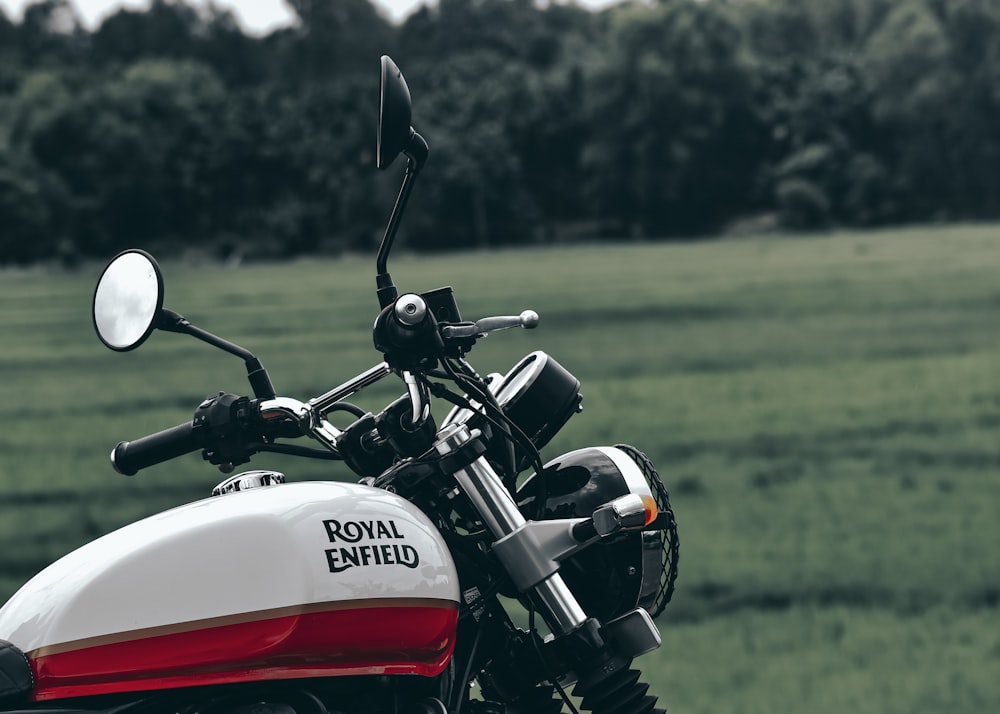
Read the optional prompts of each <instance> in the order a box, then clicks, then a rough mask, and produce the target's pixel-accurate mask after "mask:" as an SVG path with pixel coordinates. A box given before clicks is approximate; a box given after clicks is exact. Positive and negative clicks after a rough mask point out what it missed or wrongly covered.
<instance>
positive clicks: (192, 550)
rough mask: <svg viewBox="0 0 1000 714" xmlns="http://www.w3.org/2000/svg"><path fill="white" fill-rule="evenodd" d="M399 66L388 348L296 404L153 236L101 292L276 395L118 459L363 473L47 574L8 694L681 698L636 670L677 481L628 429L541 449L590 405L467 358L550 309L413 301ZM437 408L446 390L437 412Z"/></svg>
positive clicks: (218, 709) (109, 706) (189, 425)
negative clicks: (154, 245) (169, 286)
mask: <svg viewBox="0 0 1000 714" xmlns="http://www.w3.org/2000/svg"><path fill="white" fill-rule="evenodd" d="M379 84H380V106H379V120H378V132H377V145H376V165H377V167H378V168H380V169H385V168H387V167H388V166H389V165H390V164H391V163H392V162H393V161H394V159H395V158H397V156H399V155H400V154H403V155H405V156H406V159H407V163H406V170H405V174H404V176H403V180H402V184H401V186H400V189H399V194H398V196H397V199H396V203H395V205H394V207H393V210H392V213H391V214H390V218H389V221H388V225H387V227H386V231H385V235H384V237H383V240H382V244H381V246H380V248H379V252H378V257H377V261H376V294H377V297H378V301H379V305H380V312H379V313H378V315H377V317H376V319H375V323H374V327H373V342H374V346H375V348H376V349H377V350H378V351H379V352H380V353H381V354H382V357H383V360H382V361H381V362H380V363H379V364H377V365H375V366H374V367H372V368H370V369H368V370H367V371H365V372H363V373H361V374H359V375H357V376H355V377H353V378H351V379H349V380H348V381H346V382H344V383H342V384H340V385H339V386H337V387H334V388H333V389H331V390H330V391H328V392H326V393H325V394H322V395H320V396H317V397H313V398H311V399H309V400H308V401H299V400H296V399H293V398H290V397H284V396H278V395H277V394H276V393H275V390H274V387H273V385H272V384H271V380H270V377H269V376H268V373H267V371H266V370H265V368H264V366H263V365H262V363H261V362H260V360H259V359H257V357H255V356H254V355H253V354H252V353H251V352H249V351H248V350H246V349H244V348H243V347H240V346H239V345H236V344H233V343H231V342H229V341H227V340H225V339H223V338H221V337H218V336H217V335H215V334H213V333H210V332H208V331H206V330H203V329H201V328H200V327H197V326H195V325H193V324H191V323H190V322H189V321H187V320H186V319H185V318H184V317H182V316H181V315H180V314H178V313H176V312H173V311H171V310H168V309H166V308H165V307H164V306H163V301H164V287H163V285H164V283H163V276H162V273H161V271H160V268H159V266H158V264H157V263H156V261H155V260H154V259H153V257H152V256H150V255H149V254H148V253H145V252H143V251H141V250H128V251H125V252H123V253H121V254H119V255H118V256H116V257H115V258H114V259H113V260H111V262H110V263H109V264H108V265H107V267H106V268H105V270H104V272H103V274H102V275H101V277H100V280H99V282H98V285H97V288H96V291H95V294H94V298H93V319H94V326H95V329H96V331H97V334H98V336H99V338H100V339H101V341H102V342H103V343H104V344H105V345H106V346H107V347H109V348H110V349H112V350H116V351H121V352H125V351H128V350H132V349H134V348H136V347H138V346H139V345H140V344H142V343H143V342H144V341H145V340H146V339H147V338H148V337H149V335H150V334H151V333H152V332H153V331H154V330H162V331H170V332H178V333H183V334H187V335H190V336H193V337H195V338H197V339H199V340H202V341H204V342H207V343H209V344H211V345H213V346H215V347H218V348H220V349H222V350H224V351H226V352H229V353H231V354H233V355H235V356H238V357H240V358H242V359H243V360H244V363H245V365H246V370H247V377H248V380H249V383H250V387H251V389H252V391H253V396H252V397H250V396H239V395H234V394H227V393H221V392H220V393H217V394H213V395H210V396H209V397H207V398H206V399H205V400H204V401H202V402H201V404H199V405H198V407H197V408H196V409H195V412H194V416H193V418H192V419H191V421H189V422H186V423H183V424H180V425H177V426H175V427H172V428H168V429H166V430H164V431H161V432H159V433H155V434H151V435H148V436H144V437H141V438H138V439H135V440H133V441H123V442H120V443H119V444H118V445H117V446H116V447H115V448H114V450H113V451H112V453H111V462H112V465H113V466H114V468H115V469H116V470H117V471H118V472H120V473H122V474H125V475H134V474H136V473H137V472H138V471H140V470H141V469H143V468H146V467H149V466H153V465H155V464H159V463H162V462H165V461H167V460H169V459H172V458H174V457H177V456H180V455H182V454H187V453H191V452H196V451H199V450H200V451H201V452H202V455H203V457H204V459H205V460H207V461H208V462H210V463H211V464H213V465H216V466H218V467H219V468H220V469H221V470H222V471H223V472H224V473H231V472H232V471H233V470H234V468H235V467H236V466H237V465H240V464H245V463H248V462H249V460H250V458H251V457H252V456H253V455H254V454H257V453H260V452H276V453H280V454H287V455H289V456H296V457H303V458H316V459H326V460H340V461H343V462H344V463H345V464H346V465H347V466H348V467H349V468H350V469H351V470H352V471H353V472H355V473H356V474H357V475H358V477H359V478H360V480H359V481H358V482H357V483H348V482H341V481H330V482H286V481H285V478H284V476H283V474H281V473H278V472H275V471H260V470H256V471H247V472H243V473H238V474H236V475H232V476H229V477H228V478H226V479H225V480H224V481H223V482H222V483H220V484H219V485H218V486H216V488H215V489H214V490H213V492H212V496H211V497H208V498H206V499H204V500H200V501H196V502H194V503H189V504H187V505H182V506H180V507H177V508H174V509H172V510H169V511H166V512H164V513H160V514H157V515H154V516H152V517H149V518H146V519H143V520H140V521H137V522H135V523H132V524H130V525H127V526H125V527H123V528H121V529H119V530H117V531H114V532H112V533H109V534H107V535H105V536H103V537H101V538H98V539H97V540H95V541H93V542H91V543H89V544H86V545H84V546H83V547H81V548H79V549H78V550H76V551H74V552H72V553H70V554H68V555H66V556H65V557H63V558H61V559H60V560H58V561H56V562H55V563H53V564H52V565H50V566H48V567H47V568H46V569H44V570H43V571H41V572H40V573H39V574H38V575H36V576H35V577H34V578H32V579H31V580H30V581H29V582H27V583H26V584H25V585H24V586H23V587H22V588H21V589H20V590H19V591H18V592H17V593H16V594H15V595H14V596H13V597H12V598H11V599H10V600H9V601H8V602H7V603H6V604H5V605H4V606H3V608H2V609H0V710H2V711H6V712H21V713H22V714H27V713H28V712H34V713H35V714H38V713H39V712H48V714H83V713H84V712H88V713H91V714H93V713H95V712H104V713H107V714H110V713H112V712H114V713H116V714H126V713H128V714H140V713H145V712H175V713H177V714H223V713H227V714H265V713H268V714H351V713H358V712H393V713H396V714H461V713H462V712H467V713H469V714H476V713H478V714H503V713H504V712H507V713H509V714H518V713H527V712H532V713H537V712H560V711H566V710H569V711H573V712H575V711H577V706H578V705H579V706H580V707H581V708H583V709H585V710H590V711H594V712H601V713H602V714H625V713H649V712H662V711H664V710H663V709H662V708H658V706H657V700H656V697H654V696H652V695H650V694H648V685H646V684H644V683H642V682H641V681H640V673H639V672H638V671H637V670H635V669H633V668H632V662H633V660H634V659H635V658H637V657H639V656H640V655H642V654H645V653H647V652H649V651H651V650H653V649H655V648H657V647H658V646H659V645H660V635H659V632H658V630H657V628H656V626H655V625H654V623H653V619H652V618H653V617H654V616H656V615H658V614H659V613H660V612H662V611H663V609H664V607H665V606H666V604H667V602H668V601H669V600H670V597H671V595H672V593H673V589H674V583H675V579H676V576H677V558H678V539H677V525H676V521H675V518H674V514H673V511H672V509H671V506H670V501H669V496H668V493H667V490H666V489H665V487H664V485H663V482H662V481H661V479H660V477H659V475H658V474H657V472H656V470H655V468H654V467H653V465H652V464H651V463H650V461H649V459H648V458H646V457H645V456H644V455H643V454H642V453H641V452H640V451H638V450H637V449H635V448H633V447H631V446H627V445H623V444H620V445H617V446H602V447H587V448H582V449H578V450H575V451H571V452H569V453H566V454H563V455H560V456H558V457H556V458H554V459H552V460H550V461H548V462H547V463H543V462H542V459H541V456H540V453H539V452H540V450H541V449H542V448H543V447H544V446H545V445H546V444H547V443H548V442H549V441H550V440H551V438H552V437H553V435H555V434H556V433H557V432H558V431H559V430H560V429H561V428H562V427H563V425H565V424H566V422H567V421H568V420H569V419H570V418H571V417H572V416H573V414H575V413H577V412H578V411H579V410H580V409H581V403H582V396H581V394H580V382H579V380H577V379H576V377H574V376H573V374H572V373H570V372H569V371H568V370H567V369H566V368H564V367H563V366H562V365H560V364H559V363H558V362H557V361H556V360H555V359H554V358H553V357H551V356H550V355H548V354H547V353H545V352H542V351H535V352H532V353H531V354H529V355H527V356H526V357H524V358H523V359H521V360H520V361H519V362H518V363H517V364H515V365H514V366H513V367H512V368H511V369H510V370H509V371H508V372H507V373H506V374H504V375H499V374H492V375H489V376H488V377H486V378H483V377H481V376H480V375H479V374H478V373H477V372H476V371H475V369H474V368H473V367H472V366H471V364H470V363H469V362H468V361H467V360H466V356H467V355H468V353H469V351H470V350H471V349H472V348H473V346H474V345H475V344H476V342H477V340H479V339H480V338H482V337H484V336H486V335H488V334H490V333H492V332H496V331H498V330H504V329H508V328H512V327H521V328H525V329H531V328H534V327H535V326H536V325H537V324H538V321H539V318H538V315H537V314H536V313H534V312H532V311H530V310H526V311H524V312H522V313H521V314H520V315H516V316H500V317H487V318H483V319H479V320H476V321H466V320H463V319H462V317H461V314H460V312H459V308H458V304H457V301H456V298H455V295H454V291H453V290H452V288H450V287H442V288H437V289H434V290H430V291H426V292H421V293H402V294H400V292H399V290H398V289H397V288H396V286H395V285H394V283H393V281H392V278H391V276H390V274H389V272H388V269H387V261H388V256H389V252H390V249H391V247H392V244H393V240H394V237H395V234H396V230H397V227H398V225H399V220H400V217H401V215H402V213H403V211H404V209H405V206H406V202H407V198H408V197H409V194H410V191H411V189H412V186H413V182H414V180H415V178H416V177H417V176H418V174H419V172H420V170H421V168H422V167H423V165H424V163H425V161H426V159H427V156H428V146H427V143H426V141H425V140H424V139H423V137H421V136H420V134H418V133H417V132H416V131H415V130H414V129H413V127H412V126H411V123H410V122H411V102H410V93H409V89H408V87H407V85H406V81H405V80H404V78H403V76H402V74H401V73H400V71H399V69H398V68H397V67H396V65H395V64H394V63H393V62H392V60H391V59H389V58H388V57H382V59H381V74H380V83H379ZM390 375H394V376H396V377H398V378H401V379H402V382H403V385H405V392H404V393H403V394H402V396H400V397H399V398H398V399H396V400H395V401H393V402H392V403H390V404H389V405H388V406H386V407H385V408H384V409H383V410H382V411H380V412H379V413H378V414H373V413H371V412H366V411H364V410H362V409H360V408H359V407H357V406H356V405H354V404H352V403H350V402H348V401H346V400H348V399H349V398H350V397H351V396H352V395H354V394H356V393H358V392H359V391H361V390H363V389H365V388H366V387H369V386H370V385H372V384H374V383H376V382H378V381H379V380H382V379H383V378H385V377H388V376H390ZM435 400H440V401H444V402H447V403H448V404H447V405H443V406H447V407H448V409H449V410H448V412H447V414H446V415H445V416H444V418H442V419H441V420H440V423H437V420H436V419H435V417H434V415H433V414H432V410H431V405H432V402H434V401H435ZM335 412H336V413H339V414H344V413H346V414H347V415H348V418H349V419H351V423H350V424H349V425H347V426H345V427H344V428H342V429H341V428H338V427H337V426H335V425H334V424H333V422H332V421H331V420H332V419H333V417H332V415H333V414H334V413H335ZM298 437H308V438H310V439H312V441H313V442H314V443H313V444H312V445H310V446H303V445H301V444H294V443H288V442H289V441H290V440H292V439H295V438H298ZM571 687H572V697H571V695H570V693H569V692H568V690H569V689H570V688H571Z"/></svg>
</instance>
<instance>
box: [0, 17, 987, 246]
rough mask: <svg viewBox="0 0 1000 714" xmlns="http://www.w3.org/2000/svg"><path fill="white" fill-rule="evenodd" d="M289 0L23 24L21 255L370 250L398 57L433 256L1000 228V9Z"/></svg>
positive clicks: (409, 241) (16, 117) (12, 220)
mask: <svg viewBox="0 0 1000 714" xmlns="http://www.w3.org/2000/svg"><path fill="white" fill-rule="evenodd" d="M287 1H288V3H289V6H290V7H291V8H292V9H293V10H294V13H295V15H296V16H297V18H298V20H297V22H296V23H295V25H294V26H292V27H290V28H286V29H280V30H277V31H274V32H272V33H271V34H269V35H267V36H264V37H255V36H248V35H246V34H244V33H243V32H242V31H241V30H240V28H239V26H238V25H237V23H236V22H235V20H234V18H233V17H232V16H231V15H230V14H228V13H227V12H226V11H223V10H220V9H218V8H213V7H211V6H210V7H209V9H207V10H203V9H198V10H196V9H194V8H192V7H190V6H188V5H186V4H184V3H183V2H181V1H180V0H170V1H168V0H153V2H152V5H151V7H150V8H149V9H148V10H145V11H136V10H130V9H122V10H119V11H118V12H117V13H115V14H113V15H111V16H109V17H107V18H106V19H105V20H104V22H103V23H102V24H101V25H100V26H99V27H97V28H96V29H94V30H93V31H88V30H86V29H84V28H82V26H81V25H80V22H79V20H78V18H77V16H76V15H75V12H74V10H73V7H72V5H71V4H69V3H68V2H67V0H41V1H40V2H36V3H35V4H33V5H30V6H28V7H27V9H26V10H25V12H24V14H23V17H22V19H21V20H20V21H19V22H14V21H12V20H11V19H10V18H8V17H6V16H5V15H4V14H3V12H2V11H0V263H27V262H32V261H35V260H39V259H51V258H60V259H63V260H68V261H69V260H74V259H76V258H78V257H81V256H92V255H98V256H107V255H109V254H111V253H113V252H114V251H116V250H118V249H120V248H123V247H126V246H130V245H134V244H142V245H144V246H148V247H152V248H154V249H157V250H161V251H174V252H176V251H180V250H189V249H195V250H199V251H205V252H209V253H212V254H216V255H220V256H226V255H229V254H232V253H236V254H239V255H247V256H252V257H277V256H287V255H294V254H301V253H309V252H337V251H343V250H365V251H369V250H372V248H373V246H374V245H376V244H377V241H378V240H379V238H380V237H381V231H382V229H383V226H384V221H385V220H386V218H387V217H388V213H389V209H390V208H391V206H392V203H393V200H394V196H395V192H396V190H397V187H398V184H399V180H400V177H401V173H400V172H401V166H400V165H399V164H396V165H394V166H393V167H392V169H391V170H390V171H388V172H384V173H380V172H376V171H375V169H374V143H375V142H374V134H375V125H376V114H377V87H378V78H377V67H378V61H377V60H378V57H379V55H381V54H383V53H385V54H390V55H391V56H392V57H393V58H394V59H395V60H396V61H397V63H398V64H399V65H400V67H401V68H402V69H403V71H404V73H405V74H406V77H407V80H408V82H409V84H410V89H411V92H412V94H413V97H414V124H415V126H416V128H417V129H418V130H419V131H420V132H421V133H422V134H423V135H424V136H425V137H426V138H427V140H428V142H429V143H430V146H431V158H430V161H429V162H428V165H427V168H426V169H425V171H424V174H423V175H422V178H421V180H420V181H419V182H418V184H417V187H416V190H415V192H414V196H413V200H412V201H411V202H410V206H409V209H408V213H407V217H406V219H405V220H404V224H403V230H404V232H405V233H406V234H407V235H406V237H405V239H404V240H405V244H406V245H408V246H409V247H414V248H424V249H438V248H444V247H449V246H473V245H479V246H486V245H500V244H508V243H527V242H552V241H569V240H574V239H579V238H590V237H610V238H614V237H619V238H630V239H631V238H637V237H644V236H654V237H664V236H677V237H692V236H698V235H705V234H709V233H712V232H715V231H718V230H720V229H724V228H726V227H727V226H732V225H733V224H734V223H739V222H746V221H747V220H748V219H750V220H752V219H753V218H754V217H758V218H759V219H760V220H761V221H763V224H764V225H782V226H787V227H793V228H817V227H823V226H828V225H871V224H881V223H889V222H904V221H922V220H949V219H960V218H961V219H975V218H995V217H997V216H998V215H1000V0H701V1H695V0H659V2H641V3H625V4H622V5H620V6H616V7H613V8H611V9H609V10H606V11H604V12H600V13H591V12H587V11H584V10H582V9H580V8H578V7H576V6H573V5H571V4H570V5H566V4H561V3H556V2H549V3H543V4H541V5H536V4H535V3H534V2H532V0H439V2H438V4H437V6H436V7H434V8H430V9H429V8H423V9H421V10H419V11H417V12H416V13H415V14H414V15H412V16H410V17H409V19H408V20H407V21H406V22H405V23H404V24H402V25H401V26H394V25H392V24H390V23H389V22H388V21H387V20H385V19H384V18H383V17H382V16H380V15H379V14H378V13H377V12H376V10H375V9H374V8H373V7H372V6H371V5H369V3H368V0H287ZM755 225H761V223H757V224H755Z"/></svg>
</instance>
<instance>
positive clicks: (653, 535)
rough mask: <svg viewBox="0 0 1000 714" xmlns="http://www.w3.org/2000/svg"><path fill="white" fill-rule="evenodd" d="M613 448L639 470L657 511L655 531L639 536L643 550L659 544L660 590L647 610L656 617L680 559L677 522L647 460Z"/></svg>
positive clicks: (670, 591)
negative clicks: (643, 545)
mask: <svg viewBox="0 0 1000 714" xmlns="http://www.w3.org/2000/svg"><path fill="white" fill-rule="evenodd" d="M615 448H616V449H621V450H622V451H624V452H625V453H626V454H628V457H629V458H630V459H632V461H634V462H635V464H636V466H638V467H639V468H640V470H642V473H643V476H645V477H646V483H647V484H648V485H649V490H650V491H651V492H652V494H653V499H654V500H655V501H656V508H657V510H658V511H659V515H657V517H656V521H655V523H656V526H657V530H655V531H647V532H644V534H643V535H644V538H643V541H644V543H645V544H646V547H649V545H650V543H652V546H653V547H654V548H655V547H656V543H657V542H659V547H660V574H659V577H660V587H659V590H658V591H657V593H656V598H655V599H654V600H653V604H652V605H651V606H650V607H649V614H650V615H652V616H653V617H657V616H658V615H659V614H660V613H661V612H663V610H664V608H666V607H667V603H668V602H670V598H672V597H673V595H674V584H675V583H676V581H677V561H678V560H679V558H680V539H679V538H678V535H677V519H676V518H675V517H674V509H673V508H672V507H671V506H670V494H669V493H668V492H667V487H666V486H664V485H663V480H662V479H661V478H660V474H658V473H657V472H656V468H655V467H654V466H653V462H652V461H650V460H649V457H648V456H646V455H645V454H644V453H642V452H641V451H639V450H638V449H637V448H635V447H634V446H629V445H628V444H615Z"/></svg>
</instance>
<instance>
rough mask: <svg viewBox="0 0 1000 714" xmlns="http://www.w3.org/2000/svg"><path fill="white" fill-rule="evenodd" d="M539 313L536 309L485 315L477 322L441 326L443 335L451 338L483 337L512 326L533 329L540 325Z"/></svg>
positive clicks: (448, 338) (445, 337)
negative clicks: (514, 313)
mask: <svg viewBox="0 0 1000 714" xmlns="http://www.w3.org/2000/svg"><path fill="white" fill-rule="evenodd" d="M538 319H539V318H538V313H537V312H535V311H534V310H525V311H524V312H522V313H521V314H520V315H501V316H498V317H484V318H482V319H480V320H476V321H475V322H470V323H465V324H459V325H445V326H443V327H442V328H441V337H442V338H444V339H446V340H450V339H461V338H467V337H481V336H485V335H487V334H489V333H490V332H496V331H497V330H507V329H509V328H511V327H523V328H524V329H526V330H533V329H534V328H536V327H538Z"/></svg>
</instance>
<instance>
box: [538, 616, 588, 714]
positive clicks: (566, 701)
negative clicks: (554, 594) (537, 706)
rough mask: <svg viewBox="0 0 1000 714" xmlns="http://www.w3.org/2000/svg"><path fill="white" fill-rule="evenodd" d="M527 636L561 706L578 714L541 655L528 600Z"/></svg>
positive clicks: (572, 713)
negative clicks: (543, 666)
mask: <svg viewBox="0 0 1000 714" xmlns="http://www.w3.org/2000/svg"><path fill="white" fill-rule="evenodd" d="M528 636H529V637H531V643H532V644H533V645H534V646H535V654H537V655H538V659H539V660H540V661H541V663H542V664H543V665H545V669H546V674H548V676H549V681H550V682H552V686H553V687H555V689H556V691H557V692H559V696H560V697H562V700H563V704H565V705H566V706H568V707H569V710H570V712H571V714H580V712H579V711H577V708H576V707H575V706H573V702H572V701H570V698H569V695H568V694H566V690H565V689H563V686H562V685H561V684H559V678H558V677H553V676H552V672H551V670H549V668H548V660H547V659H545V655H543V654H542V648H541V647H539V646H538V635H537V633H536V632H535V601H534V600H532V599H531V598H528Z"/></svg>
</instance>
